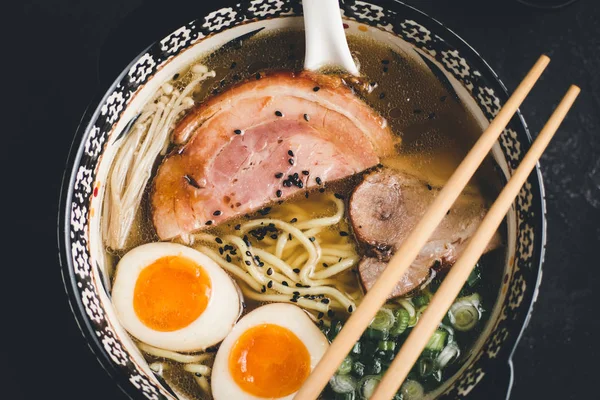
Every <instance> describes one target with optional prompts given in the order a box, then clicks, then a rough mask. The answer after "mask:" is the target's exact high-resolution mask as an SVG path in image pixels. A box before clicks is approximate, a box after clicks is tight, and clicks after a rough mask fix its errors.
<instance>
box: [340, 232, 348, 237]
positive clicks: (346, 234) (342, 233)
mask: <svg viewBox="0 0 600 400" xmlns="http://www.w3.org/2000/svg"><path fill="white" fill-rule="evenodd" d="M340 236H348V232H346V231H340Z"/></svg>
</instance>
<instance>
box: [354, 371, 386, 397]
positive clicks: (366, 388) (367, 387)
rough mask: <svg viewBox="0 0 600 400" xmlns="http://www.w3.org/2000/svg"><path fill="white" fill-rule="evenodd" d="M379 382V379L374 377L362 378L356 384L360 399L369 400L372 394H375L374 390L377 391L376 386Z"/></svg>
mask: <svg viewBox="0 0 600 400" xmlns="http://www.w3.org/2000/svg"><path fill="white" fill-rule="evenodd" d="M380 381H381V378H380V377H379V376H375V375H367V376H365V377H364V378H362V379H361V380H360V382H359V383H358V387H359V390H360V398H361V399H364V400H368V399H370V398H371V396H373V393H375V389H377V385H379V382H380Z"/></svg>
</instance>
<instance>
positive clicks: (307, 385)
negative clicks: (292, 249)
mask: <svg viewBox="0 0 600 400" xmlns="http://www.w3.org/2000/svg"><path fill="white" fill-rule="evenodd" d="M549 62H550V59H549V58H548V57H546V56H545V55H542V56H541V57H540V58H539V59H538V61H537V62H536V63H535V65H534V66H533V68H532V69H531V70H530V71H529V73H528V74H527V75H526V76H525V78H524V79H523V81H522V82H521V84H519V86H518V87H517V89H516V90H515V91H514V93H513V95H512V96H511V97H510V98H509V99H508V101H507V102H506V104H505V105H504V107H502V109H501V110H500V112H499V113H498V115H497V116H496V118H494V120H493V121H492V122H491V123H490V125H489V126H488V128H487V129H486V130H485V131H484V132H483V134H482V135H481V137H480V138H479V139H478V140H477V142H476V143H475V145H474V146H473V148H472V149H471V150H470V151H469V153H468V154H467V156H466V157H465V158H464V160H463V161H462V162H461V163H460V165H459V166H458V168H457V169H456V171H455V172H454V174H452V176H451V177H450V179H449V180H448V182H447V183H446V185H445V186H444V188H443V189H442V190H441V191H440V193H439V194H438V195H437V197H436V198H435V200H434V201H433V203H432V204H431V206H430V207H429V209H428V210H427V212H426V213H425V215H424V216H423V217H422V218H421V220H420V221H419V223H418V224H417V226H416V227H415V228H414V229H413V231H412V232H411V234H410V235H409V236H408V238H407V239H406V240H405V241H404V243H403V244H402V245H401V246H400V248H399V249H398V251H397V252H396V254H395V255H394V256H393V257H392V259H391V260H390V262H389V263H388V266H387V267H386V269H385V270H384V271H383V273H382V274H381V275H380V277H379V279H377V281H376V282H375V284H374V285H373V287H372V288H371V289H370V290H369V291H368V292H367V294H366V295H365V297H364V298H363V300H362V302H361V304H360V306H359V307H358V308H357V309H356V310H355V311H354V313H353V314H352V315H351V316H350V318H349V319H348V320H347V321H346V323H345V325H344V327H343V328H342V330H341V331H340V332H339V333H338V335H337V336H336V338H335V340H334V341H333V342H332V343H331V346H329V349H328V350H327V351H326V352H325V354H324V355H323V358H322V359H321V361H320V362H319V363H318V364H317V366H316V367H315V369H314V370H313V372H312V373H311V375H310V376H309V377H308V378H307V379H306V381H305V382H304V385H303V386H302V387H301V388H300V390H299V391H298V392H297V393H296V396H294V399H295V400H314V399H316V398H317V397H318V396H319V394H320V393H321V391H322V390H323V388H324V387H325V385H326V384H327V382H329V379H330V378H331V376H332V375H333V374H334V373H335V371H336V370H337V368H338V367H339V365H340V364H341V362H342V360H343V359H344V357H346V355H347V354H348V352H349V351H350V349H351V348H352V346H354V343H356V341H358V339H359V338H360V336H361V335H362V333H363V332H364V330H365V329H366V328H367V326H368V325H369V323H371V320H372V319H373V316H374V315H375V314H376V313H377V311H378V310H379V309H380V308H381V307H382V306H383V304H384V303H385V301H386V300H387V296H388V294H389V293H390V292H391V291H392V289H393V288H394V286H396V283H397V282H398V281H399V280H400V278H401V277H402V276H403V275H404V274H405V272H406V271H407V270H408V267H410V265H411V264H412V262H413V261H414V260H415V258H416V257H417V255H418V254H419V252H420V251H421V248H422V247H423V246H424V245H425V243H426V242H427V240H428V239H429V237H430V236H431V234H432V233H433V231H434V230H435V229H436V228H437V226H438V224H439V223H440V222H441V221H442V219H443V218H444V217H445V216H446V213H447V212H448V210H449V209H450V207H451V206H452V204H453V203H454V201H455V200H456V198H457V197H458V196H459V195H460V193H461V192H462V191H463V189H464V188H465V186H466V185H467V183H468V182H469V180H470V179H471V177H472V176H473V174H474V173H475V171H476V170H477V168H478V167H479V165H480V164H481V163H482V162H483V160H484V158H485V157H486V155H487V154H488V152H489V151H490V149H491V148H492V146H493V145H494V143H496V140H497V139H498V137H499V136H500V134H501V133H502V131H503V130H504V128H505V127H506V125H508V123H509V122H510V119H511V118H512V116H513V115H514V113H515V112H517V110H518V108H519V106H520V105H521V103H522V102H523V100H524V99H525V97H526V96H527V94H529V92H530V91H531V89H532V88H533V85H534V84H535V83H536V82H537V80H538V79H539V77H540V75H541V74H542V72H543V71H544V70H545V69H546V66H547V65H548V63H549Z"/></svg>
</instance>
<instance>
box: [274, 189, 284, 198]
mask: <svg viewBox="0 0 600 400" xmlns="http://www.w3.org/2000/svg"><path fill="white" fill-rule="evenodd" d="M282 194H283V192H282V191H281V190H278V191H276V192H275V195H276V196H277V197H281V195H282Z"/></svg>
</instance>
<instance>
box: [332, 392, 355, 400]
mask: <svg viewBox="0 0 600 400" xmlns="http://www.w3.org/2000/svg"><path fill="white" fill-rule="evenodd" d="M355 399H356V392H350V393H336V394H335V398H334V400H355Z"/></svg>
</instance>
